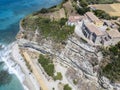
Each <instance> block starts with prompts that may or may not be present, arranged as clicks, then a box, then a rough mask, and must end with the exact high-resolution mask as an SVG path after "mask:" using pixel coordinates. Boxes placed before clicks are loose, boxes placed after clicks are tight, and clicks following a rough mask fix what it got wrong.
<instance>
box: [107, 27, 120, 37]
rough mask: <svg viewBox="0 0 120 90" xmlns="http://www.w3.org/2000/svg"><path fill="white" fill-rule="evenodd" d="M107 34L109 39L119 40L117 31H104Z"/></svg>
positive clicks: (119, 33) (119, 35)
mask: <svg viewBox="0 0 120 90" xmlns="http://www.w3.org/2000/svg"><path fill="white" fill-rule="evenodd" d="M106 32H107V33H108V34H109V36H110V37H112V38H118V37H119V38H120V32H119V31H118V30H113V29H111V30H109V31H106Z"/></svg>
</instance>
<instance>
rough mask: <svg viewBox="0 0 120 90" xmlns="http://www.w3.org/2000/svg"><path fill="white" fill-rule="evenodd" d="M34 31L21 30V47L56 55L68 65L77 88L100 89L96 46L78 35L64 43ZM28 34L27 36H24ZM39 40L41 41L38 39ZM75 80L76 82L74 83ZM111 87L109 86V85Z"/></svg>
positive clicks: (70, 80) (58, 59)
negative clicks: (42, 36)
mask: <svg viewBox="0 0 120 90" xmlns="http://www.w3.org/2000/svg"><path fill="white" fill-rule="evenodd" d="M36 32H37V30H36V31H35V32H33V31H30V32H29V31H25V30H23V29H22V30H21V31H20V32H19V33H18V35H17V37H19V38H18V44H19V46H20V47H24V48H32V49H35V50H37V51H40V52H41V53H43V54H49V55H50V54H52V55H54V56H55V57H56V58H57V60H56V61H58V62H60V63H63V64H65V65H66V66H69V67H68V70H67V72H66V78H67V79H68V80H69V82H70V83H71V84H72V85H74V86H75V87H76V89H77V90H87V89H88V88H89V90H99V89H101V88H102V87H101V86H100V85H99V83H98V81H99V78H98V75H97V74H98V70H99V65H98V64H99V59H98V55H99V54H98V53H97V52H96V51H97V50H96V48H95V47H92V46H90V45H88V44H87V43H84V42H83V41H82V40H81V39H79V38H78V37H77V36H76V35H73V36H71V37H69V38H68V39H67V41H66V43H65V44H64V45H62V44H58V43H55V42H53V41H52V40H50V39H44V38H41V36H39V35H37V36H36ZM24 35H27V38H22V37H23V36H24ZM38 40H39V41H38ZM74 80H77V81H76V84H74V82H73V81H74ZM105 83H106V82H105ZM107 88H109V87H107Z"/></svg>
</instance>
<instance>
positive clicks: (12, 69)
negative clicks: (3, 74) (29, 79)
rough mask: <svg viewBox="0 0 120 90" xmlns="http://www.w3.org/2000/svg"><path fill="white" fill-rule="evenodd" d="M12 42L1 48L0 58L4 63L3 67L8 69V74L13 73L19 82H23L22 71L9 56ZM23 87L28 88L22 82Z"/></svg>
mask: <svg viewBox="0 0 120 90" xmlns="http://www.w3.org/2000/svg"><path fill="white" fill-rule="evenodd" d="M13 44H14V43H13ZM13 44H10V45H9V46H6V47H5V48H4V49H3V50H1V51H0V59H1V61H3V62H4V63H5V66H4V67H3V69H4V70H8V72H9V73H10V74H15V75H16V76H17V77H18V79H19V80H20V82H21V84H23V81H24V79H25V77H24V73H23V72H22V70H21V68H20V66H19V65H18V64H17V63H16V62H14V60H12V57H11V51H12V50H11V49H12V45H13ZM23 87H24V89H25V90H28V89H27V87H26V86H25V85H24V84H23Z"/></svg>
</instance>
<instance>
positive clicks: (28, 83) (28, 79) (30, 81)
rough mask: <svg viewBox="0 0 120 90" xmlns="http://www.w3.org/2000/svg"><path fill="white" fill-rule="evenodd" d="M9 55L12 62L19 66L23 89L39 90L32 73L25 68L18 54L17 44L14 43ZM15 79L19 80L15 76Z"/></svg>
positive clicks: (24, 63)
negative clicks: (22, 76) (22, 75)
mask: <svg viewBox="0 0 120 90" xmlns="http://www.w3.org/2000/svg"><path fill="white" fill-rule="evenodd" d="M11 54H12V57H13V60H14V62H16V63H17V64H18V65H19V67H20V69H21V71H22V73H23V74H24V78H23V81H22V82H21V84H22V85H23V87H24V89H25V90H39V89H40V86H39V84H38V82H37V80H36V78H35V76H34V75H33V73H31V72H30V70H29V69H28V67H27V66H26V62H25V61H24V58H23V57H22V56H21V54H20V50H19V46H18V44H17V42H15V43H14V45H13V46H12V52H11ZM17 77H18V78H19V77H20V76H19V75H17Z"/></svg>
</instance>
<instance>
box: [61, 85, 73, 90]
mask: <svg viewBox="0 0 120 90" xmlns="http://www.w3.org/2000/svg"><path fill="white" fill-rule="evenodd" d="M63 90H72V88H71V87H70V86H69V85H68V84H66V85H64V88H63Z"/></svg>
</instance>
